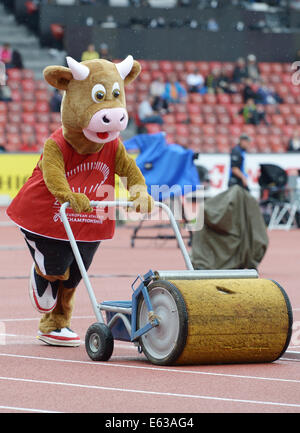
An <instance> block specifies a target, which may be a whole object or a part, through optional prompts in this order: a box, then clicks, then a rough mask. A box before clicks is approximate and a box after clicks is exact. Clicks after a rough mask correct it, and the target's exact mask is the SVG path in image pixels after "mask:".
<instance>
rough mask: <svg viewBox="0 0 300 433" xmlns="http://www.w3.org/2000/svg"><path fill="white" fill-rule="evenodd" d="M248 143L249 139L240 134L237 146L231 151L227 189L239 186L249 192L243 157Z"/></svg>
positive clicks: (245, 135)
mask: <svg viewBox="0 0 300 433" xmlns="http://www.w3.org/2000/svg"><path fill="white" fill-rule="evenodd" d="M250 141H251V139H250V137H249V136H248V135H247V134H241V135H240V138H239V142H238V144H237V145H236V146H234V147H233V149H232V150H231V154H230V173H229V181H228V187H231V186H234V185H239V186H241V187H242V188H244V189H246V190H249V188H248V176H247V173H246V169H245V157H246V153H247V150H248V146H249V143H250Z"/></svg>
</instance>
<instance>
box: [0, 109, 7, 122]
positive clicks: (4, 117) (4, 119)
mask: <svg viewBox="0 0 300 433" xmlns="http://www.w3.org/2000/svg"><path fill="white" fill-rule="evenodd" d="M6 122H7V115H6V112H4V111H3V112H0V125H5V124H6Z"/></svg>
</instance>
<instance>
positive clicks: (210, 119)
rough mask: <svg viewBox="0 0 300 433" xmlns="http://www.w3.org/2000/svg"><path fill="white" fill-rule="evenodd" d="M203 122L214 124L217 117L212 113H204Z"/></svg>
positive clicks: (216, 121)
mask: <svg viewBox="0 0 300 433" xmlns="http://www.w3.org/2000/svg"><path fill="white" fill-rule="evenodd" d="M204 122H205V123H206V124H209V125H216V124H217V123H218V118H217V116H215V115H214V114H204Z"/></svg>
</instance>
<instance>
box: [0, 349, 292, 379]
mask: <svg viewBox="0 0 300 433" xmlns="http://www.w3.org/2000/svg"><path fill="white" fill-rule="evenodd" d="M0 356H3V357H5V356H7V357H13V358H25V359H35V360H39V361H51V362H52V361H56V362H67V363H73V364H82V365H94V366H102V367H117V368H131V369H135V370H149V371H162V372H168V373H183V374H196V375H197V374H198V375H206V376H221V377H230V378H237V379H254V380H268V381H275V382H289V383H300V380H297V379H282V378H277V377H261V376H246V375H240V374H227V373H215V372H208V371H195V370H182V369H179V368H178V369H176V368H168V367H164V368H162V367H150V366H140V365H128V364H116V363H114V362H95V361H78V360H74V359H60V358H46V357H41V356H31V355H15V354H12V353H0ZM112 361H113V357H112Z"/></svg>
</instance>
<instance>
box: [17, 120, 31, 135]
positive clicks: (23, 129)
mask: <svg viewBox="0 0 300 433" xmlns="http://www.w3.org/2000/svg"><path fill="white" fill-rule="evenodd" d="M20 130H21V133H24V134H31V135H34V124H29V123H22V124H21V125H20Z"/></svg>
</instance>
